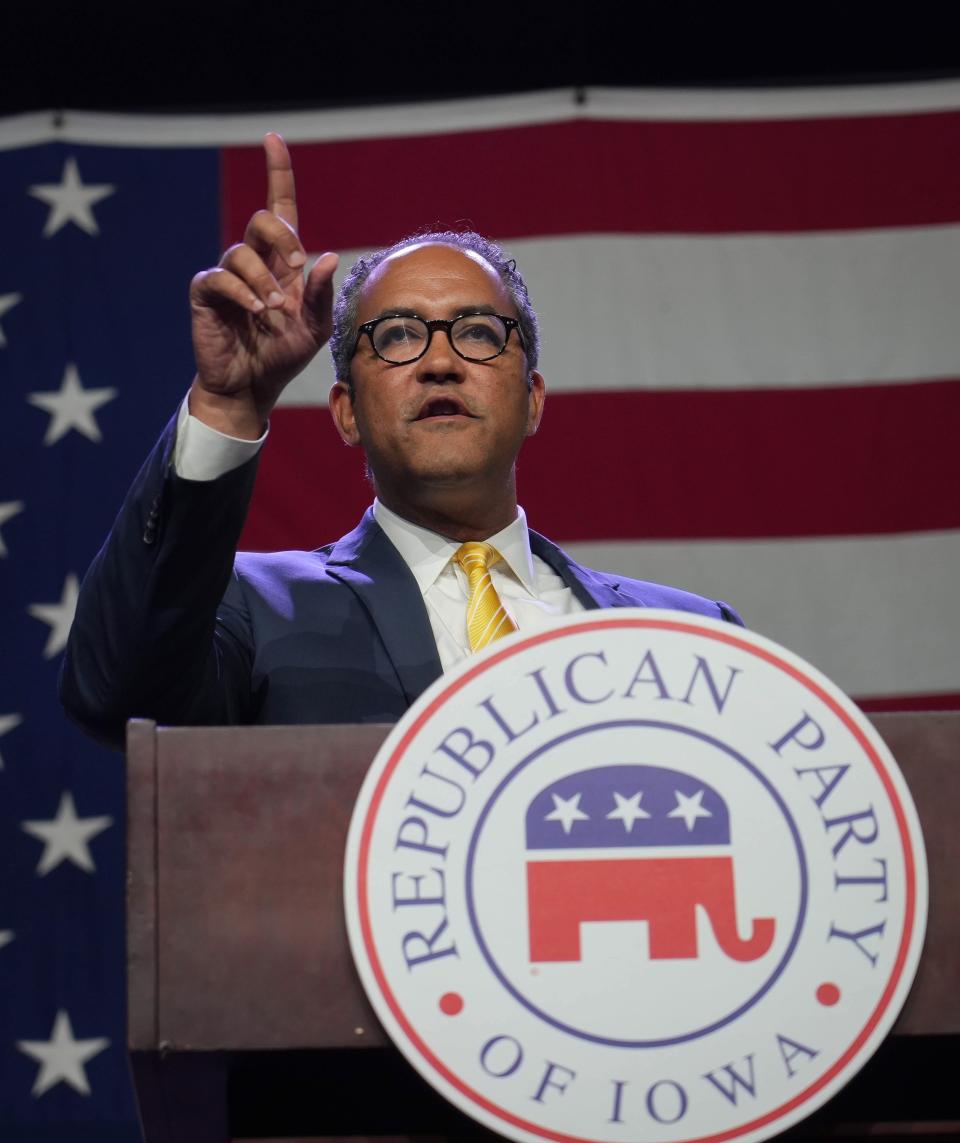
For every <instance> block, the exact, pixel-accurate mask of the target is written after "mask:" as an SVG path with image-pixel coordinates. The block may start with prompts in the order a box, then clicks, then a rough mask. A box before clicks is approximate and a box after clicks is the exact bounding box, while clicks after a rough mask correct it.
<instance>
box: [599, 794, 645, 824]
mask: <svg viewBox="0 0 960 1143" xmlns="http://www.w3.org/2000/svg"><path fill="white" fill-rule="evenodd" d="M613 796H614V798H615V799H616V803H617V808H616V809H614V810H611V811H610V813H608V814H607V821H621V822H623V828H624V829H625V830H626V831H627V833H630V832H631V831H632V830H633V823H634V822H635V821H639V820H640V818H648V817H649V816H650V815H649V814H648V813H647V811H646V810H641V809H640V799H641V798H642V797H643V791H642V790H640V791H638V792H637V793H636V794H631V796H630V797H629V798H625V797H624V796H623V795H622V794H618V793H616V792H615V793H614V795H613Z"/></svg>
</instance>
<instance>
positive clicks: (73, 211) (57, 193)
mask: <svg viewBox="0 0 960 1143" xmlns="http://www.w3.org/2000/svg"><path fill="white" fill-rule="evenodd" d="M116 189H117V188H116V187H115V186H114V185H113V184H112V183H97V184H90V185H88V186H84V183H83V180H82V179H81V178H80V168H79V167H78V166H77V160H76V159H75V158H73V156H72V155H71V157H70V158H69V159H67V161H66V162H65V163H64V164H63V174H62V175H61V178H60V182H59V183H40V184H38V185H36V186H32V187H30V191H29V193H30V194H31V195H32V196H33V197H34V198H38V199H40V201H41V202H45V203H47V204H48V206H49V207H50V213H49V214H48V215H47V221H46V222H45V223H44V227H43V237H44V238H50V237H51V236H52V235H54V234H56V233H57V231H58V230H62V229H63V228H64V227H65V226H66V225H67V223H69V222H72V223H73V224H74V225H75V226H79V227H80V229H81V230H82V231H84V232H85V233H86V234H99V233H100V228H99V227H98V226H97V220H96V219H95V218H94V217H93V204H94V203H95V202H100V200H101V199H104V198H108V197H109V196H110V195H112V194H113V193H114V192H115V191H116Z"/></svg>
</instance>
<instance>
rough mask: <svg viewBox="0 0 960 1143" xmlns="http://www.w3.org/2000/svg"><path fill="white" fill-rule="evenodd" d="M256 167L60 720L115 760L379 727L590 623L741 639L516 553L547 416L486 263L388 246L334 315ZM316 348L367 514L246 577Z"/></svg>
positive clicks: (505, 296) (528, 326)
mask: <svg viewBox="0 0 960 1143" xmlns="http://www.w3.org/2000/svg"><path fill="white" fill-rule="evenodd" d="M265 151H266V160H267V181H268V201H267V209H266V210H262V211H258V212H257V213H256V214H255V215H254V216H253V218H252V219H251V220H250V223H249V225H248V227H247V230H246V234H245V236H244V241H243V242H242V243H238V244H237V245H235V246H232V247H231V248H230V249H229V250H227V251H226V253H225V254H224V255H223V257H222V258H221V260H220V263H219V265H218V266H217V267H215V268H213V269H210V270H206V271H204V272H202V273H200V274H198V275H197V276H196V278H195V279H194V281H193V283H192V286H191V307H192V312H193V339H194V348H195V354H196V364H197V374H196V377H195V379H194V382H193V385H192V387H191V390H190V393H189V397H188V400H187V402H185V403H184V406H183V407H182V408H181V410H180V413H179V415H178V417H177V418H176V419H175V421H174V422H173V423H172V424H171V425H170V426H169V427H168V429H167V431H166V432H165V433H164V434H163V436H162V437H161V439H160V441H159V443H158V444H157V446H156V448H155V449H154V450H153V453H152V454H151V455H150V457H149V458H148V460H147V462H146V463H145V465H144V467H143V468H142V470H141V471H140V473H139V475H138V476H137V479H136V480H135V482H134V485H133V488H132V489H131V490H130V492H129V494H128V496H127V498H126V501H125V503H124V505H123V508H122V510H121V512H120V515H119V516H118V518H117V521H116V523H115V525H114V527H113V529H112V531H111V533H110V536H109V537H108V539H107V541H106V543H105V545H104V546H103V548H102V549H101V551H100V552H99V554H98V555H97V557H96V559H95V560H94V562H93V565H92V566H91V568H90V570H89V572H88V573H87V576H86V579H85V581H84V584H83V588H82V590H81V593H80V600H79V603H78V605H77V611H76V617H75V620H74V626H73V630H72V632H71V636H70V641H69V644H68V647H67V653H66V656H65V658H64V665H63V673H62V677H61V694H62V698H63V702H64V704H65V706H66V708H67V710H68V712H69V713H70V714H71V715H72V717H74V718H75V719H76V720H77V721H78V722H80V724H81V725H83V726H84V727H85V728H86V729H87V730H89V731H90V732H91V733H93V734H95V735H96V736H97V737H99V738H101V739H103V740H105V741H107V742H109V743H111V744H113V745H119V744H121V743H122V737H123V730H124V724H125V722H126V720H127V719H128V718H131V717H148V718H153V719H156V720H157V721H158V722H161V723H167V724H210V723H252V722H260V723H311V722H319V723H322V722H392V721H395V720H396V719H397V718H399V717H400V716H401V715H402V714H403V712H404V711H405V710H406V709H407V707H408V706H409V705H410V704H411V703H412V702H413V701H414V700H415V699H416V698H417V696H418V695H419V694H421V693H422V691H423V690H424V689H425V688H426V687H427V686H429V684H430V683H431V682H433V681H434V679H436V678H437V677H438V676H439V675H440V674H441V672H442V671H443V670H445V669H446V668H448V667H449V666H451V665H452V664H453V663H455V662H458V661H459V660H461V659H462V658H464V657H465V656H467V655H469V654H470V653H471V652H472V651H474V650H477V649H479V648H481V647H483V646H486V645H487V644H488V643H489V642H491V641H492V640H493V639H496V638H500V637H502V636H503V635H506V634H509V633H510V632H511V631H514V630H517V629H519V630H521V631H534V630H537V629H539V628H543V627H546V626H548V625H549V624H551V623H552V622H553V621H554V620H555V619H557V618H559V617H561V616H563V615H567V614H570V613H572V612H576V611H580V610H583V609H584V608H594V607H644V606H646V607H665V608H673V609H677V610H681V611H688V612H696V613H698V614H701V615H707V616H712V617H714V618H724V619H728V620H730V621H732V622H739V621H740V620H739V618H738V616H737V615H736V613H735V612H734V611H733V610H732V609H731V608H730V607H728V606H727V605H726V604H723V603H716V602H712V601H710V600H707V599H703V598H701V597H699V596H696V595H691V594H690V593H687V592H683V591H679V590H677V589H674V588H668V587H662V586H660V585H657V584H650V583H643V582H639V581H636V580H627V579H623V578H618V577H614V576H610V575H607V574H604V573H601V572H596V571H592V570H590V569H588V568H584V567H581V566H579V565H578V564H576V563H575V562H574V561H573V560H571V559H570V557H569V556H567V555H566V554H565V553H564V552H562V551H561V550H560V549H559V548H557V547H556V546H555V545H553V544H551V543H550V542H549V541H548V540H546V539H545V538H544V537H542V536H539V535H537V534H536V533H535V532H533V531H529V530H528V528H527V524H526V519H525V517H524V515H523V512H522V510H520V509H519V508H518V506H517V496H516V477H515V465H516V459H517V455H518V453H519V451H520V448H521V446H522V444H523V441H524V440H525V438H526V437H528V436H531V435H532V434H533V433H535V432H536V431H537V428H538V427H539V424H540V418H541V415H542V413H543V404H544V380H543V377H542V376H541V374H540V373H539V372H538V371H537V368H536V366H537V354H538V348H539V335H538V329H537V320H536V315H535V314H534V312H533V309H532V308H531V305H530V301H529V298H528V296H527V290H526V287H525V285H524V282H523V279H522V277H521V276H520V274H519V273H518V271H517V270H516V268H515V265H514V263H513V262H511V261H508V260H506V259H505V257H504V255H503V253H502V251H501V250H500V249H499V248H498V247H497V246H496V245H494V244H493V243H491V242H488V241H487V240H485V239H483V238H481V237H480V236H479V235H476V234H472V233H465V234H459V233H449V232H443V233H436V234H428V235H423V236H420V237H417V238H415V239H412V240H405V241H404V242H402V243H399V244H397V245H396V246H394V247H391V248H390V249H388V250H385V251H380V252H378V253H377V254H375V255H373V256H371V257H369V258H367V259H361V260H360V261H359V262H358V263H357V264H356V265H355V266H354V267H353V269H352V270H351V272H350V274H349V275H348V277H347V279H346V281H345V282H344V285H343V287H342V288H341V291H340V294H339V297H338V298H337V302H336V305H335V306H334V305H333V285H332V279H333V273H334V271H335V269H336V265H337V258H336V256H335V255H333V254H324V255H323V256H322V257H321V258H320V259H319V260H318V261H317V262H316V263H315V265H314V266H313V268H312V269H311V270H310V272H309V274H307V275H306V276H305V275H304V265H305V262H306V255H305V252H304V249H303V246H302V245H301V243H300V239H299V237H298V234H297V207H296V198H295V192H294V181H293V171H292V168H291V164H290V157H289V155H288V153H287V149H286V146H285V145H284V143H283V141H282V140H281V139H280V137H279V136H277V135H268V136H267V138H266V140H265ZM328 340H329V341H330V342H331V349H332V352H333V357H334V365H335V371H336V377H337V380H336V382H335V384H334V386H333V388H332V390H331V393H330V408H331V411H332V413H333V418H334V421H335V423H336V426H337V429H338V431H339V433H340V435H341V437H342V438H343V440H344V441H345V442H346V443H347V444H348V445H352V446H359V447H361V448H362V449H363V450H364V453H365V456H366V460H367V467H368V470H369V474H370V478H371V480H372V482H373V486H374V489H375V491H376V500H375V502H374V504H373V506H372V508H371V509H369V510H368V511H367V513H366V514H365V515H364V517H363V519H362V520H361V521H360V523H359V525H358V526H357V528H356V529H355V530H354V531H353V532H351V533H349V534H348V535H347V536H344V537H343V538H342V539H340V540H338V541H337V542H336V543H334V544H331V545H329V546H328V547H325V548H322V549H319V550H318V551H314V552H282V553H273V554H268V555H267V554H254V553H241V554H239V555H238V554H236V545H237V542H238V539H239V536H240V532H241V529H242V527H243V522H244V517H245V513H246V510H247V505H248V503H249V500H250V496H251V493H252V490H253V484H254V478H255V474H256V465H257V461H256V458H257V455H258V453H259V451H260V448H261V445H262V443H263V440H264V437H265V435H266V427H267V421H268V418H269V415H270V412H271V410H272V408H273V406H274V405H275V404H276V402H277V400H278V398H279V396H280V394H281V392H282V391H283V389H284V387H285V386H286V385H287V384H288V383H289V382H290V381H291V380H292V379H293V378H294V377H295V376H296V375H297V374H298V373H299V372H300V371H301V370H302V369H303V368H304V366H305V365H306V364H307V363H308V361H309V360H310V359H311V358H312V357H313V355H314V354H315V353H316V352H317V351H318V350H319V349H320V348H321V347H322V346H323V345H324V344H325V343H326V342H327V341H328ZM570 460H571V463H576V457H575V456H572V457H571V458H570ZM316 495H317V496H336V495H337V490H336V489H335V488H321V489H317V490H316Z"/></svg>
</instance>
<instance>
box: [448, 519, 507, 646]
mask: <svg viewBox="0 0 960 1143" xmlns="http://www.w3.org/2000/svg"><path fill="white" fill-rule="evenodd" d="M453 558H454V560H456V562H457V563H458V564H459V565H460V566H461V567H462V568H463V570H464V572H465V573H466V576H467V580H468V582H469V584H470V598H469V599H468V600H467V634H468V635H469V637H470V650H471V651H479V650H480V649H481V648H482V647H486V645H487V644H488V643H492V642H493V641H494V639H502V638H503V636H504V635H509V634H510V632H511V631H516V629H517V627H516V624H515V623H514V622H513V620H512V619H511V618H510V616H509V615H508V614H507V612H506V609H505V608H504V606H503V604H502V603H501V602H500V596H499V595H497V591H496V588H495V587H494V586H493V581H492V580H491V579H490V568H492V567H493V565H494V564H495V563H496V562H497V561H498V560H500V559H502V558H503V557H502V556H501V555H500V553H499V552H498V551H497V549H496V548H491V547H490V545H489V544H481V543H477V542H470V543H466V544H462V545H461V546H460V547H459V548H457V550H456V552H454V554H453Z"/></svg>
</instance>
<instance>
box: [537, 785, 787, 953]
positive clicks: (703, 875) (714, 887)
mask: <svg viewBox="0 0 960 1143" xmlns="http://www.w3.org/2000/svg"><path fill="white" fill-rule="evenodd" d="M525 825H526V848H527V858H528V859H527V909H528V921H529V955H530V960H531V962H544V961H579V960H580V958H581V950H580V926H581V925H582V924H583V923H585V922H591V921H593V922H596V921H646V922H647V925H648V932H649V950H650V958H651V960H676V959H692V958H696V957H697V956H699V950H698V942H697V906H698V905H699V906H700V907H701V908H702V909H703V910H704V912H705V914H706V916H707V918H708V919H709V922H710V925H711V928H712V931H713V935H714V937H715V939H716V942H717V944H718V946H719V947H720V949H721V950H722V951H723V953H724V954H725V955H726V956H728V957H730V958H731V959H733V960H736V961H754V960H758V959H759V958H760V957H762V956H763V955H764V954H765V953H766V952H767V951H768V950H769V949H770V947H771V945H772V943H773V938H774V930H775V921H774V919H773V918H772V917H759V918H755V919H754V920H753V921H752V922H751V926H750V932H749V934H748V935H747V936H745V937H741V936H740V934H739V931H738V926H737V904H736V893H735V877H734V868H733V857H732V855H731V853H730V852H729V848H730V841H731V836H730V813H729V810H728V809H727V805H726V803H725V802H724V800H723V798H721V796H720V795H719V793H717V791H716V790H715V789H713V788H712V787H711V786H709V785H707V784H706V783H705V782H702V781H699V780H698V779H695V778H693V777H692V776H691V775H689V774H684V773H681V772H680V771H677V770H669V769H666V768H664V767H659V766H641V765H616V766H605V767H601V768H599V769H594V770H582V771H579V772H578V773H574V774H570V775H567V776H566V777H564V778H561V779H559V780H558V781H555V782H552V783H551V784H550V785H549V786H547V787H545V788H544V789H543V790H541V791H540V793H539V794H537V795H536V797H534V799H533V801H532V802H530V804H529V806H528V808H527V811H526V822H525ZM598 850H600V851H603V850H609V851H611V856H610V857H607V856H605V855H603V854H602V853H601V854H599V855H598V853H597V851H598ZM704 850H707V851H709V852H708V853H705V852H704ZM724 850H727V852H723V851H724ZM698 851H699V852H698ZM718 851H720V852H718ZM533 855H536V856H533Z"/></svg>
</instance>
